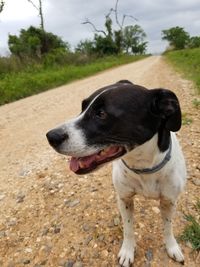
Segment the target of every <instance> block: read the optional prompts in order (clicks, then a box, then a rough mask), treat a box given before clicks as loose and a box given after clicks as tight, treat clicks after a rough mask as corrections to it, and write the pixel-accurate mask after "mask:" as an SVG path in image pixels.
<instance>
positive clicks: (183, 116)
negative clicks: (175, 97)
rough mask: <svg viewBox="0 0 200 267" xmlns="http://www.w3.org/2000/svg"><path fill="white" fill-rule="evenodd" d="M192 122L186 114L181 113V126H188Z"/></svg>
mask: <svg viewBox="0 0 200 267" xmlns="http://www.w3.org/2000/svg"><path fill="white" fill-rule="evenodd" d="M192 121H193V120H192V119H191V118H189V117H187V113H182V125H190V124H191V123H192Z"/></svg>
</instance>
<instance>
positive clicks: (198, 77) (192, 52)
mask: <svg viewBox="0 0 200 267" xmlns="http://www.w3.org/2000/svg"><path fill="white" fill-rule="evenodd" d="M165 56H166V58H167V59H168V60H169V61H170V62H171V63H172V64H173V65H174V66H175V67H176V69H178V70H180V71H182V72H183V73H184V75H185V77H186V78H187V79H190V80H192V81H193V82H194V83H195V85H196V87H197V91H198V93H199V94H200V48H195V49H184V50H177V51H171V52H167V53H165Z"/></svg>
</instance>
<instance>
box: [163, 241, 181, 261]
mask: <svg viewBox="0 0 200 267" xmlns="http://www.w3.org/2000/svg"><path fill="white" fill-rule="evenodd" d="M166 249H167V253H168V255H169V257H170V258H172V259H174V260H175V261H178V262H180V263H182V264H184V256H183V253H182V251H181V248H180V247H179V245H178V244H177V242H175V243H174V244H173V246H166Z"/></svg>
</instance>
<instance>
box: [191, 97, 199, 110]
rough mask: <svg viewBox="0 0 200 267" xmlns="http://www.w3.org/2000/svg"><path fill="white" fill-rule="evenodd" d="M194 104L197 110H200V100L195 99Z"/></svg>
mask: <svg viewBox="0 0 200 267" xmlns="http://www.w3.org/2000/svg"><path fill="white" fill-rule="evenodd" d="M192 104H193V106H194V107H195V108H200V99H197V98H195V99H193V101H192Z"/></svg>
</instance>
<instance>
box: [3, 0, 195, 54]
mask: <svg viewBox="0 0 200 267" xmlns="http://www.w3.org/2000/svg"><path fill="white" fill-rule="evenodd" d="M33 1H35V3H37V1H36V0H33ZM43 5H44V6H43V10H44V18H45V27H46V30H47V31H51V32H53V33H55V34H57V35H59V36H61V37H62V38H63V39H64V40H65V41H68V42H69V43H71V44H72V45H73V46H74V45H76V44H77V43H78V42H79V41H80V40H81V39H86V38H92V37H93V31H92V28H91V27H90V25H83V24H81V23H82V22H83V21H84V20H85V19H86V18H89V19H90V20H91V21H93V22H94V23H95V25H96V27H98V28H100V29H102V28H103V27H104V18H105V15H106V14H107V13H108V11H109V10H110V8H112V7H114V6H115V0H112V1H111V0H110V1H105V0H104V1H103V0H102V1H99V0H87V1H82V0H59V1H55V0H43ZM118 10H119V17H120V16H121V17H120V18H122V15H123V14H130V15H133V16H134V17H136V18H137V19H138V21H137V22H135V21H134V20H131V19H127V20H126V23H127V24H132V23H133V24H134V23H138V24H140V25H141V26H142V27H143V29H144V31H145V32H146V33H147V36H148V41H149V48H148V50H149V52H153V53H155V52H161V51H163V50H164V49H165V48H166V45H167V43H166V42H164V41H162V40H161V31H162V30H163V29H168V28H170V27H173V26H180V27H184V28H185V30H186V31H188V32H189V33H190V34H191V35H200V33H199V28H200V17H199V11H200V1H199V0H168V1H166V0H154V1H152V0H143V1H136V0H120V1H119V5H118ZM39 23H40V20H39V17H38V16H37V11H36V10H35V9H34V7H32V6H31V4H30V3H28V1H27V0H18V1H13V0H7V1H6V5H5V10H4V11H3V12H2V13H1V15H0V27H1V29H2V30H1V32H2V33H1V36H0V46H1V47H0V49H2V47H4V48H5V47H6V43H7V34H8V33H11V34H17V33H19V30H20V29H21V28H27V27H28V26H30V25H35V26H39ZM115 26H116V25H115ZM0 51H2V50H0Z"/></svg>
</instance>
